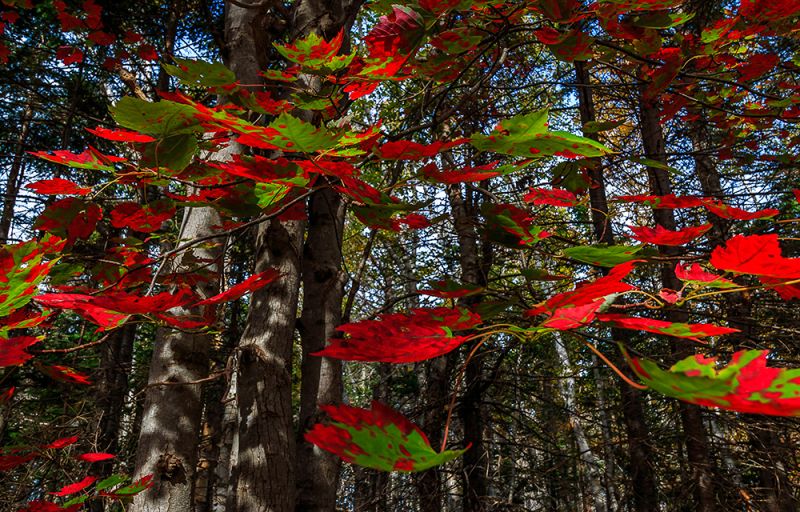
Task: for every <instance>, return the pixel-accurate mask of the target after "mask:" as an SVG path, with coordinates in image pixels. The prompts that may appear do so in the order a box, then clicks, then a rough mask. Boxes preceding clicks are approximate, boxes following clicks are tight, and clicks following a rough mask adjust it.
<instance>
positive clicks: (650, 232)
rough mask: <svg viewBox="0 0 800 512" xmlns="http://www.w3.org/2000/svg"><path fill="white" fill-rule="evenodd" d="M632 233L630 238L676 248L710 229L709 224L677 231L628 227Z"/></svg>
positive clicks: (662, 228) (661, 228)
mask: <svg viewBox="0 0 800 512" xmlns="http://www.w3.org/2000/svg"><path fill="white" fill-rule="evenodd" d="M629 227H630V230H631V231H633V235H631V236H630V238H633V239H634V240H638V241H640V242H644V243H647V244H654V245H666V246H678V245H683V244H686V243H689V242H691V241H692V240H694V239H695V238H697V237H699V236H700V235H702V234H703V233H705V232H707V231H708V230H709V229H711V224H703V225H702V226H690V227H687V228H684V229H679V230H677V231H672V230H671V229H666V228H664V227H662V226H656V227H655V229H653V228H649V227H646V226H629Z"/></svg>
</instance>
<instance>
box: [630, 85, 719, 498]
mask: <svg viewBox="0 0 800 512" xmlns="http://www.w3.org/2000/svg"><path fill="white" fill-rule="evenodd" d="M639 111H640V116H641V119H640V126H641V131H642V143H643V146H644V153H645V156H646V157H647V158H650V159H652V160H656V161H659V162H662V163H664V164H666V163H667V158H666V153H665V146H664V136H663V133H662V131H661V125H660V123H659V118H658V110H657V109H656V108H655V106H653V105H652V104H649V103H648V102H646V101H645V100H644V99H642V96H641V95H640V103H639ZM647 171H648V176H649V179H650V191H651V193H652V194H655V195H667V194H671V193H672V184H671V183H670V179H669V174H668V173H667V171H666V170H664V169H658V168H655V167H648V168H647ZM653 217H654V218H655V221H656V224H658V225H659V226H661V227H663V228H666V229H669V230H675V228H676V222H675V212H674V210H671V209H667V208H655V209H653ZM659 251H660V252H661V254H663V255H665V256H678V255H679V254H680V251H679V249H678V248H675V247H659ZM674 265H675V262H674V261H672V262H670V263H665V264H664V265H662V267H661V283H662V286H663V287H664V288H669V289H672V290H679V289H680V288H681V282H680V280H679V279H678V278H677V277H676V276H675V270H674ZM667 318H668V319H669V321H671V322H686V320H687V319H688V314H687V313H686V312H685V311H679V310H670V311H668V312H667ZM672 344H673V350H672V351H673V357H675V358H676V359H683V358H685V357H687V356H689V355H691V354H692V353H693V347H692V345H690V342H688V341H687V340H681V339H673V340H672ZM679 408H680V416H681V423H682V425H683V433H684V436H685V444H686V452H687V457H688V460H689V467H690V470H691V480H692V485H693V487H694V493H695V498H696V500H697V510H698V511H701V512H712V511H714V510H716V496H715V491H714V479H713V474H712V465H711V458H710V453H709V445H708V435H707V433H706V429H705V425H704V424H703V416H702V411H701V409H700V408H699V407H697V406H696V405H692V404H688V403H686V402H680V403H679Z"/></svg>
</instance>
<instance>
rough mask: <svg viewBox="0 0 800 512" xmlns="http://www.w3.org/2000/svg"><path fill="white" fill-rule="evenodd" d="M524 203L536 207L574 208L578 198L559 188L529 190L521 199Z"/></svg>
mask: <svg viewBox="0 0 800 512" xmlns="http://www.w3.org/2000/svg"><path fill="white" fill-rule="evenodd" d="M522 200H523V201H525V202H526V203H533V204H534V205H536V206H539V205H550V206H575V205H576V204H577V203H578V198H577V197H576V196H575V194H573V193H572V192H570V191H569V190H563V189H560V188H554V189H546V188H531V190H530V192H528V193H527V194H525V196H524V197H523V198H522Z"/></svg>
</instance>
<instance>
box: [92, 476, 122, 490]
mask: <svg viewBox="0 0 800 512" xmlns="http://www.w3.org/2000/svg"><path fill="white" fill-rule="evenodd" d="M127 479H128V477H127V476H125V475H111V476H110V477H108V478H104V479H103V480H100V481H99V482H97V483H96V484H94V488H95V489H97V490H98V491H104V490H106V489H109V488H111V487H114V486H115V485H119V484H121V483H122V482H124V481H125V480H127Z"/></svg>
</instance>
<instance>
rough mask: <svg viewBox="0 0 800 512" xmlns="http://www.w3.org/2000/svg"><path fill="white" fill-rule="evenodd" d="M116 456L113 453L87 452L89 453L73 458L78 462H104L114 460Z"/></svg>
mask: <svg viewBox="0 0 800 512" xmlns="http://www.w3.org/2000/svg"><path fill="white" fill-rule="evenodd" d="M115 457H116V455H114V454H113V453H104V452H89V453H82V454H80V455H78V456H76V457H75V458H76V459H78V460H82V461H84V462H101V461H104V460H110V459H113V458H115Z"/></svg>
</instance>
